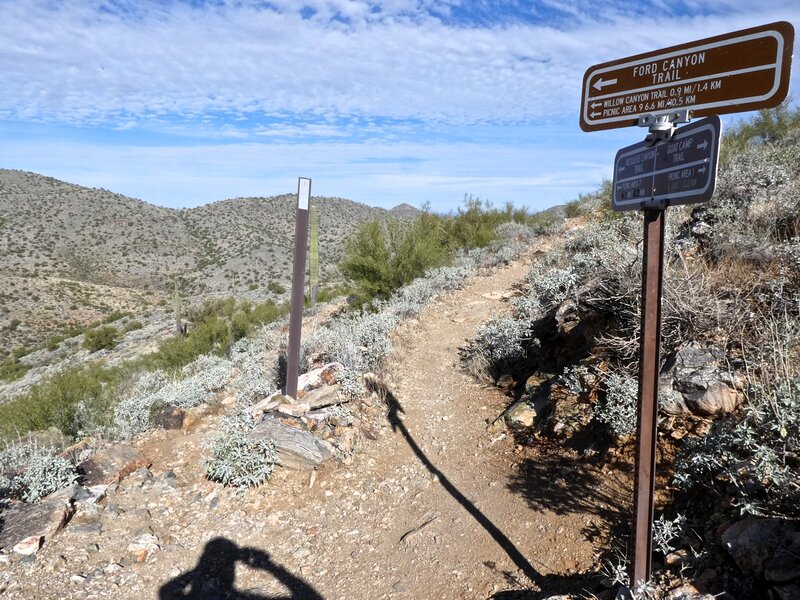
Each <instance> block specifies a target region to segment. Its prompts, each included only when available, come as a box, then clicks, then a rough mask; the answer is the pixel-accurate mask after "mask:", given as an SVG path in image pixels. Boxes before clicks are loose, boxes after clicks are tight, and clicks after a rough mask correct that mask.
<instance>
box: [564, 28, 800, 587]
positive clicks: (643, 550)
mask: <svg viewBox="0 0 800 600" xmlns="http://www.w3.org/2000/svg"><path fill="white" fill-rule="evenodd" d="M793 44H794V28H793V27H792V26H791V24H789V23H787V22H785V21H781V22H778V23H772V24H770V25H762V26H760V27H753V28H752V29H745V30H742V31H737V32H734V33H727V34H724V35H720V36H717V37H712V38H707V39H704V40H699V41H696V42H689V43H688V44H683V45H680V46H672V47H670V48H665V49H663V50H656V51H654V52H648V53H646V54H639V55H637V56H632V57H630V58H623V59H620V60H615V61H612V62H608V63H604V64H600V65H595V66H593V67H590V68H589V69H588V70H587V71H586V73H585V74H584V77H583V94H582V96H581V114H580V124H581V128H582V129H583V130H584V131H597V130H602V129H612V128H615V127H627V126H630V125H639V126H642V127H648V128H649V131H650V134H649V135H648V136H647V138H646V139H645V141H644V142H641V143H639V144H634V145H632V146H628V147H626V148H623V149H622V150H620V151H619V152H618V153H617V156H616V160H615V161H614V183H613V197H612V207H613V208H614V210H633V209H642V211H643V213H644V253H643V257H642V323H641V328H640V338H639V403H638V406H637V425H636V476H635V488H636V490H635V496H634V508H633V513H634V514H633V555H632V557H631V558H632V560H631V571H630V580H631V583H632V585H633V586H635V585H637V584H639V583H641V582H646V581H648V580H649V579H650V562H651V557H652V544H653V500H654V496H655V473H656V440H657V432H658V431H657V430H658V427H657V423H658V375H659V369H660V366H661V365H660V347H661V293H662V287H663V272H664V223H665V220H666V210H665V209H666V207H667V206H669V205H670V204H688V203H694V202H703V201H706V200H709V199H710V198H711V195H712V194H713V191H714V183H715V179H716V171H717V156H718V153H719V134H720V123H719V118H718V117H717V116H711V117H709V118H708V119H703V120H702V121H700V122H698V123H694V124H691V125H688V126H686V127H682V128H681V129H678V130H677V131H676V130H675V124H676V123H679V122H680V123H688V122H689V120H690V119H691V118H692V117H699V116H706V115H717V114H724V113H732V112H740V111H745V110H756V109H761V108H771V107H774V106H777V105H778V104H780V102H782V101H783V100H784V99H785V98H786V94H787V93H788V90H789V73H790V69H791V62H792V47H793ZM619 592H620V594H619V595H618V596H617V597H618V598H630V597H631V596H630V592H629V591H628V590H625V589H622V590H620V591H619Z"/></svg>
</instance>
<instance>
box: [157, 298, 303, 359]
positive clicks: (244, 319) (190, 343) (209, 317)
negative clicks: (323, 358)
mask: <svg viewBox="0 0 800 600" xmlns="http://www.w3.org/2000/svg"><path fill="white" fill-rule="evenodd" d="M287 312H288V306H286V305H277V304H275V303H274V302H263V303H261V304H257V305H252V304H251V303H249V302H242V303H240V304H237V303H236V301H235V300H234V299H233V298H228V299H225V300H216V301H206V302H205V303H204V304H203V305H202V306H200V307H198V308H195V309H192V311H191V315H192V316H193V317H194V319H196V320H195V321H194V325H193V327H191V328H190V329H189V335H187V336H185V337H174V338H170V339H168V340H166V341H164V342H162V344H161V345H160V346H159V348H158V351H156V352H154V353H153V354H150V355H148V356H147V357H145V358H144V359H143V364H144V365H145V366H146V367H147V368H149V369H151V370H167V371H171V372H173V373H175V372H177V371H179V370H180V369H182V368H183V367H185V366H186V365H188V364H189V363H191V362H192V361H194V360H195V359H196V358H197V357H198V356H202V355H204V354H213V355H216V356H220V357H221V356H225V355H227V354H228V353H229V351H230V348H231V345H232V344H234V343H236V342H237V341H238V340H240V339H242V338H244V337H247V336H248V335H251V334H252V333H253V332H254V331H255V330H256V329H257V328H258V327H260V326H263V325H266V324H269V323H273V322H275V321H277V320H278V319H280V318H281V317H283V316H284V315H285V314H287Z"/></svg>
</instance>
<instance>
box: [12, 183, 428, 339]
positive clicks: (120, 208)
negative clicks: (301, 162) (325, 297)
mask: <svg viewBox="0 0 800 600" xmlns="http://www.w3.org/2000/svg"><path fill="white" fill-rule="evenodd" d="M313 204H314V205H315V206H316V207H317V210H318V213H319V245H320V269H321V275H320V276H321V283H322V284H323V285H335V284H337V283H339V282H340V280H341V278H340V277H339V275H338V272H337V270H336V265H337V263H338V262H339V260H340V258H341V252H342V246H343V244H344V240H345V239H346V238H347V236H348V235H349V234H350V232H352V231H353V229H354V228H355V227H356V226H358V224H360V223H363V222H365V221H367V220H371V219H375V218H380V219H384V220H387V219H391V218H394V217H395V216H397V215H399V214H402V215H405V216H409V215H411V216H413V213H414V210H416V209H413V208H412V209H411V210H410V211H409V210H408V209H407V208H406V209H401V210H399V211H395V212H392V211H386V210H383V209H378V208H370V207H368V206H366V205H363V204H359V203H356V202H352V201H349V200H344V199H341V198H314V199H313ZM398 208H399V207H398ZM295 209H296V198H295V197H293V196H292V195H284V196H276V197H272V198H237V199H234V200H226V201H222V202H217V203H214V204H211V205H207V206H201V207H198V208H191V209H184V210H173V209H168V208H163V207H159V206H154V205H151V204H148V203H146V202H142V201H140V200H135V199H132V198H128V197H126V196H122V195H120V194H115V193H113V192H110V191H108V190H104V189H94V188H85V187H81V186H77V185H73V184H69V183H65V182H63V181H59V180H57V179H53V178H51V177H45V176H42V175H37V174H35V173H27V172H22V171H9V170H2V169H0V256H2V257H3V260H2V262H0V284H2V285H0V288H2V291H0V348H3V349H4V350H5V352H6V354H7V353H9V352H11V351H12V350H16V349H19V348H20V347H26V346H34V345H36V344H39V343H42V342H44V341H45V340H46V338H47V337H51V336H56V335H59V334H63V333H64V332H66V331H67V330H68V329H69V328H71V327H76V326H85V325H88V324H90V323H94V322H97V321H100V320H102V319H104V318H107V317H108V316H109V315H110V314H112V313H114V311H118V312H138V311H142V310H146V309H148V308H153V307H154V306H157V305H158V304H159V303H164V302H165V301H167V299H171V297H172V292H173V289H174V286H175V285H176V284H177V285H178V286H179V288H180V293H181V295H182V296H183V297H184V298H185V299H186V302H187V303H192V304H199V303H202V300H203V299H204V298H212V297H213V298H225V297H228V296H249V297H251V299H254V300H255V299H258V300H264V299H266V298H271V299H272V300H274V301H276V302H280V301H282V300H285V299H286V297H287V290H288V288H289V287H290V279H291V260H292V248H293V243H294V216H295Z"/></svg>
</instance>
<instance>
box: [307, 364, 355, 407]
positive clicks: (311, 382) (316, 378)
mask: <svg viewBox="0 0 800 600" xmlns="http://www.w3.org/2000/svg"><path fill="white" fill-rule="evenodd" d="M342 369H344V365H342V364H341V363H336V362H334V363H328V364H327V365H325V366H324V367H320V368H319V369H314V370H312V371H308V372H307V373H303V374H302V375H300V376H299V377H298V378H297V399H298V400H300V399H301V398H302V397H303V396H305V395H306V394H307V393H308V392H310V391H311V390H315V389H317V388H321V387H322V386H325V385H333V384H334V383H336V378H337V376H338V374H339V373H340V372H341V371H342Z"/></svg>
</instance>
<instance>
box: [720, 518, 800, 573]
mask: <svg viewBox="0 0 800 600" xmlns="http://www.w3.org/2000/svg"><path fill="white" fill-rule="evenodd" d="M722 541H723V543H724V544H725V547H726V548H727V550H728V553H729V554H730V555H731V556H732V557H733V559H734V560H735V561H736V564H737V565H738V566H739V568H740V569H741V570H742V572H743V573H744V574H745V575H749V576H752V577H757V578H760V579H764V580H766V581H769V582H773V583H787V582H791V581H792V580H794V579H800V521H789V520H785V519H745V520H744V521H740V522H738V523H736V524H735V525H733V526H731V527H730V528H728V529H727V530H726V531H725V532H724V533H723V534H722Z"/></svg>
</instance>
